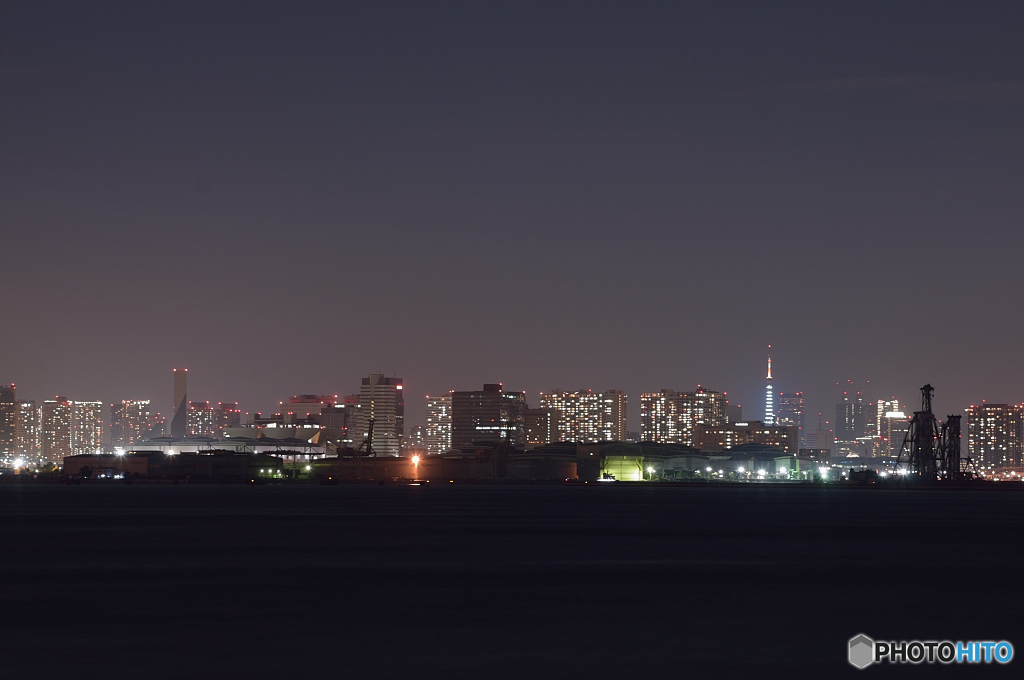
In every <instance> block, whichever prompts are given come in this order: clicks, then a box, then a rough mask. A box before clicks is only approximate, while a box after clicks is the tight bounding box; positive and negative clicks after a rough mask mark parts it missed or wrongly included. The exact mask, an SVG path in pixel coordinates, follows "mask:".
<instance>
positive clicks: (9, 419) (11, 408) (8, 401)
mask: <svg viewBox="0 0 1024 680" xmlns="http://www.w3.org/2000/svg"><path fill="white" fill-rule="evenodd" d="M17 437H18V402H17V399H15V398H14V383H11V384H10V385H0V456H5V457H9V456H13V455H14V450H15V448H16V446H17Z"/></svg>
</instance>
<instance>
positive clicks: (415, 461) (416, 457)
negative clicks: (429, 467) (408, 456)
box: [412, 456, 420, 465]
mask: <svg viewBox="0 0 1024 680" xmlns="http://www.w3.org/2000/svg"><path fill="white" fill-rule="evenodd" d="M412 463H413V465H419V464H420V457H419V456H413V457H412Z"/></svg>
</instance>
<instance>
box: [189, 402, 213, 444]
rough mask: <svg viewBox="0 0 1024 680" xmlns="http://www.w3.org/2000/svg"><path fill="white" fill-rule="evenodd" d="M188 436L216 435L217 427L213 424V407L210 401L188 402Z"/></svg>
mask: <svg viewBox="0 0 1024 680" xmlns="http://www.w3.org/2000/svg"><path fill="white" fill-rule="evenodd" d="M187 422H188V436H189V437H216V436H217V429H216V427H214V424H213V407H212V406H210V402H208V401H190V402H188V421H187Z"/></svg>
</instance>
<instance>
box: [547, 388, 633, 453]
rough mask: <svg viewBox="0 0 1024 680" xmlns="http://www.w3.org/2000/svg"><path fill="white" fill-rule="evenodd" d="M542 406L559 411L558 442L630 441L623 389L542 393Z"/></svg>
mask: <svg viewBox="0 0 1024 680" xmlns="http://www.w3.org/2000/svg"><path fill="white" fill-rule="evenodd" d="M540 405H541V408H548V409H552V410H554V411H555V412H557V414H558V419H557V420H558V441H563V442H599V441H625V440H626V394H625V393H624V392H622V391H621V390H609V391H607V392H594V391H593V390H585V391H582V392H562V391H556V392H541V395H540ZM527 440H529V438H527Z"/></svg>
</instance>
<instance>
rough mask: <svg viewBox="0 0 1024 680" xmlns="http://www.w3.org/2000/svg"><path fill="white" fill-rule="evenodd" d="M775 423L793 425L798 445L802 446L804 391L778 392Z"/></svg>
mask: <svg viewBox="0 0 1024 680" xmlns="http://www.w3.org/2000/svg"><path fill="white" fill-rule="evenodd" d="M775 424H776V425H783V426H786V427H795V428H796V431H797V439H798V441H799V442H800V446H801V447H803V446H804V393H803V392H792V393H790V394H785V393H783V392H780V393H779V417H778V420H777V422H776V423H775Z"/></svg>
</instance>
